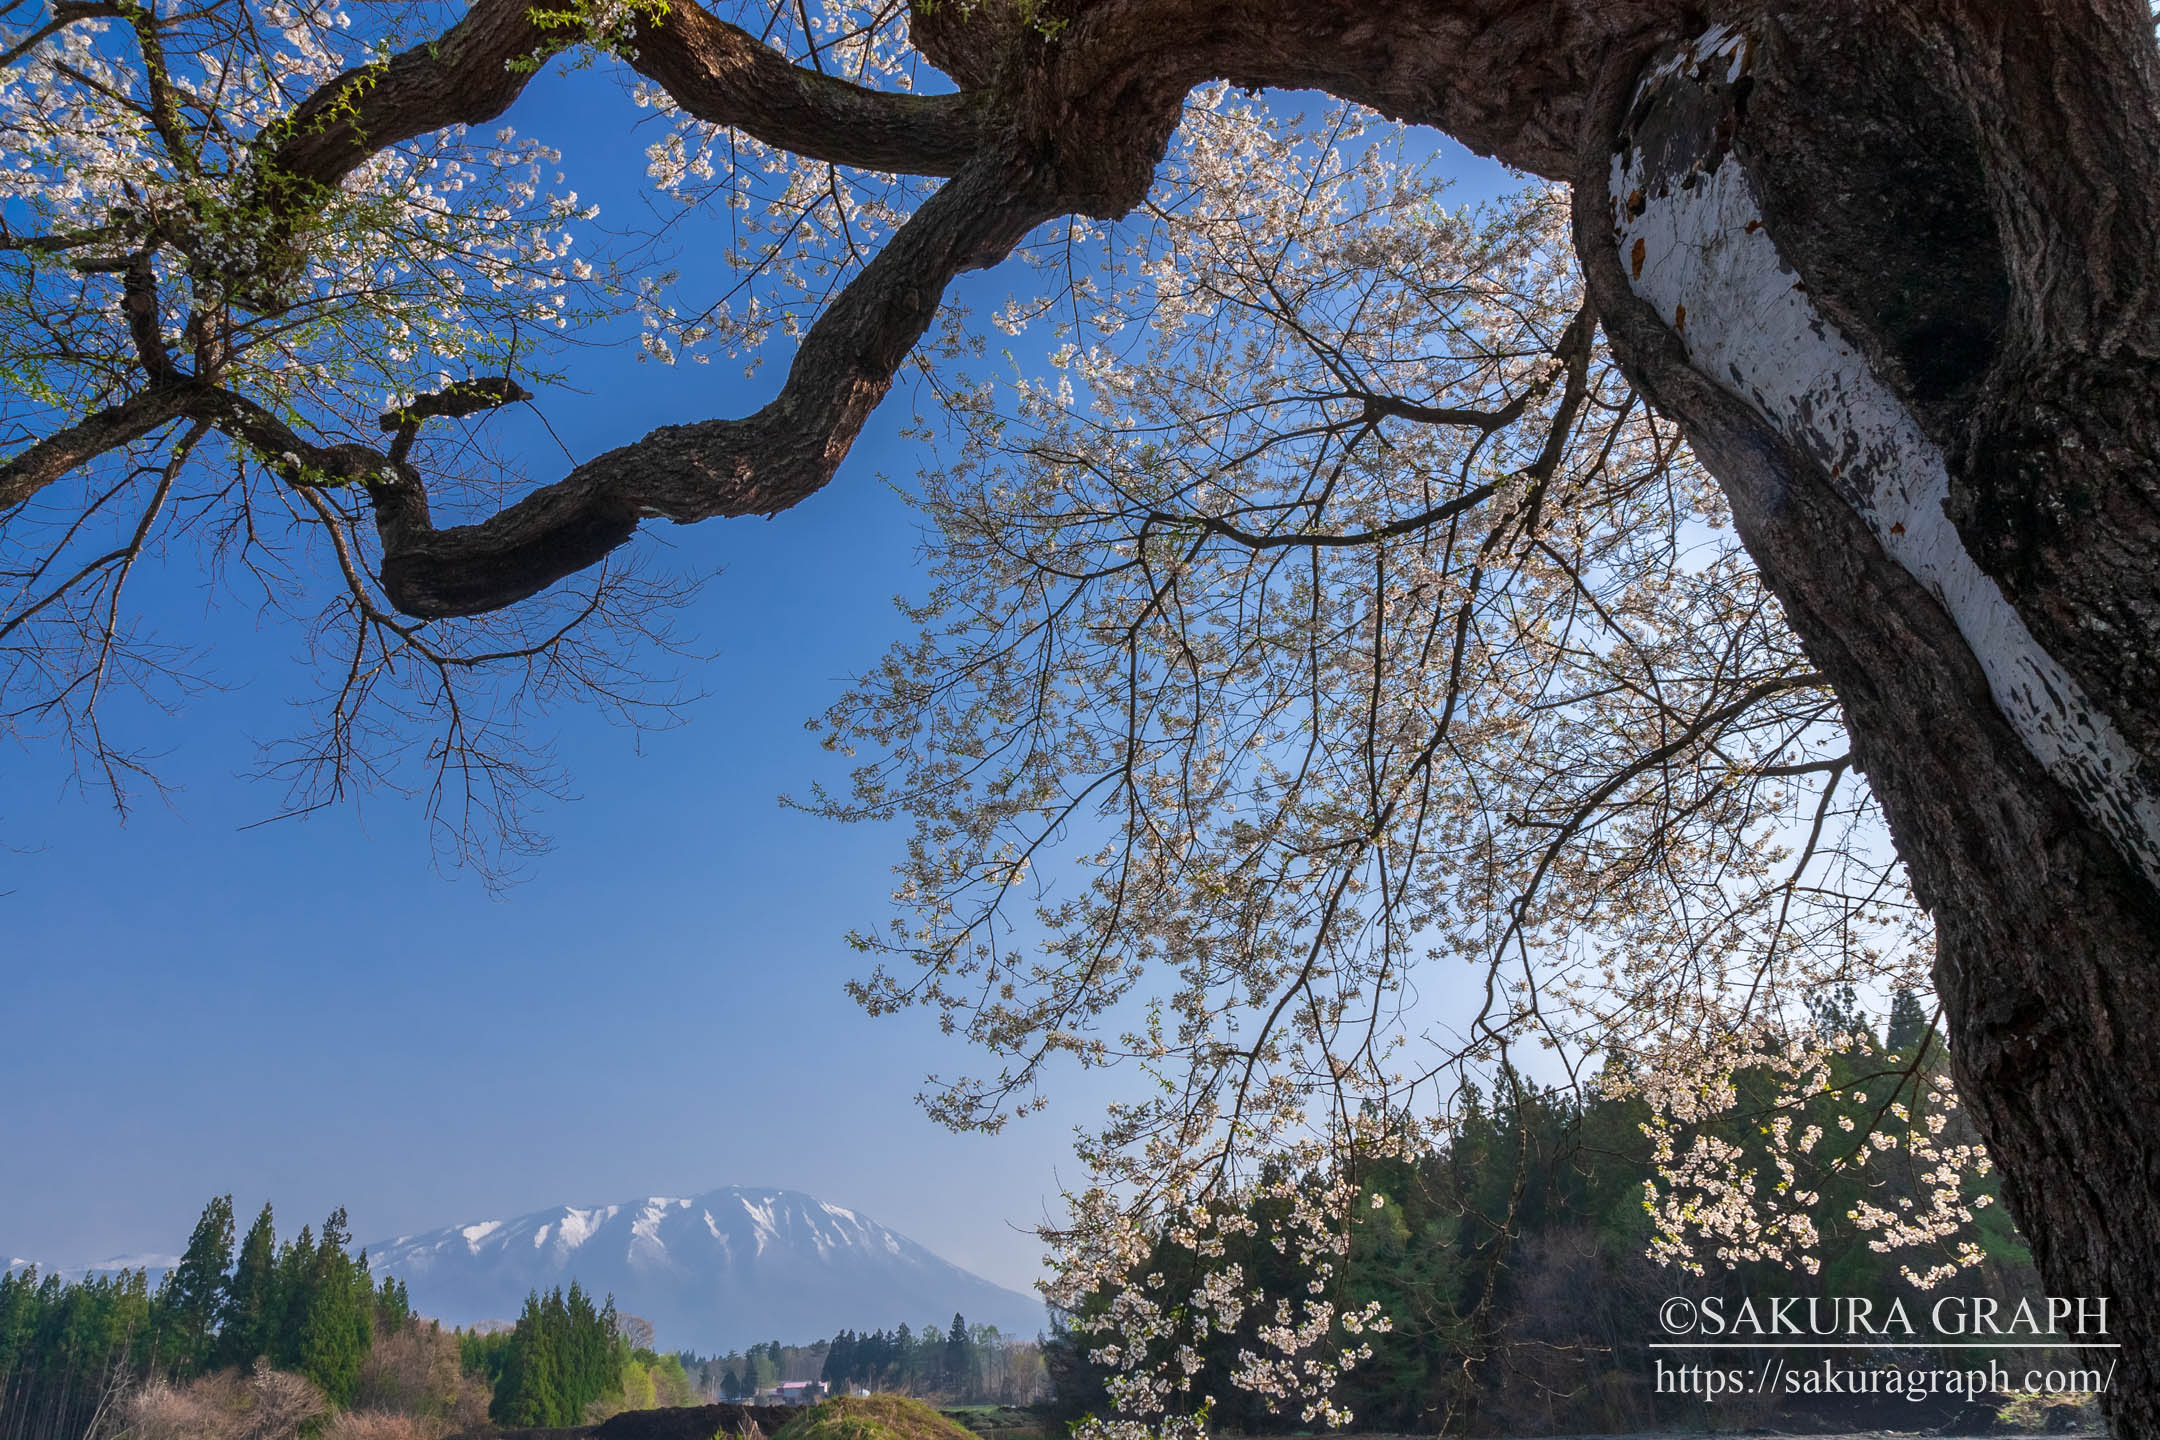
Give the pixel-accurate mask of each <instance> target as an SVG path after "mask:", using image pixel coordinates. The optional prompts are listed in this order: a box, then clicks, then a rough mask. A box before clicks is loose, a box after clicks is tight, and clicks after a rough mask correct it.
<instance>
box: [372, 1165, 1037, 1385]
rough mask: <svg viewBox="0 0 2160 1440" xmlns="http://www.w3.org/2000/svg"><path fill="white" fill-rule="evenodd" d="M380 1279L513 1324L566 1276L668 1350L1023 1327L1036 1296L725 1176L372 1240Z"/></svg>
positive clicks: (856, 1221) (853, 1220)
mask: <svg viewBox="0 0 2160 1440" xmlns="http://www.w3.org/2000/svg"><path fill="white" fill-rule="evenodd" d="M368 1261H369V1266H370V1268H371V1269H372V1270H373V1271H374V1273H375V1274H376V1275H378V1276H382V1275H395V1276H397V1277H398V1278H399V1279H400V1280H403V1281H404V1282H405V1287H406V1289H407V1290H408V1291H409V1292H410V1293H411V1295H412V1302H413V1308H414V1309H416V1310H418V1311H419V1312H420V1313H422V1314H424V1315H431V1316H435V1317H437V1318H440V1319H442V1320H444V1321H446V1322H451V1323H457V1324H467V1323H472V1322H475V1321H479V1320H485V1319H495V1318H500V1319H512V1318H515V1317H516V1315H517V1313H518V1310H519V1308H520V1307H521V1306H522V1305H523V1304H524V1301H525V1296H526V1293H527V1292H528V1291H531V1290H534V1289H539V1290H548V1289H552V1288H553V1287H555V1286H557V1285H561V1286H565V1287H567V1286H568V1285H569V1284H570V1282H571V1281H572V1280H576V1281H577V1282H578V1283H579V1284H581V1285H583V1286H584V1287H585V1289H586V1290H588V1291H590V1292H591V1293H592V1295H593V1298H594V1301H595V1303H597V1302H598V1301H599V1300H600V1298H601V1297H603V1296H606V1295H609V1294H612V1295H613V1296H614V1297H615V1308H616V1309H618V1310H620V1311H623V1312H625V1313H627V1314H633V1315H642V1316H644V1317H645V1318H646V1319H648V1320H650V1321H652V1323H653V1326H654V1328H655V1330H656V1331H657V1332H658V1335H659V1342H660V1344H661V1345H662V1346H663V1347H664V1348H667V1349H670V1350H674V1349H682V1348H690V1349H695V1350H700V1351H705V1352H708V1353H710V1352H714V1351H726V1350H735V1349H739V1348H741V1347H742V1346H744V1345H749V1344H754V1343H757V1342H759V1341H763V1340H784V1341H787V1342H789V1343H791V1344H794V1343H801V1342H805V1341H809V1340H814V1339H822V1338H824V1337H826V1336H829V1335H831V1334H832V1333H833V1332H834V1331H836V1330H840V1329H843V1328H847V1329H855V1330H870V1329H889V1328H891V1327H892V1326H895V1325H900V1324H903V1323H904V1324H907V1325H911V1326H916V1327H920V1326H922V1325H924V1324H931V1323H934V1324H936V1325H938V1326H939V1327H940V1328H942V1327H944V1326H945V1325H948V1324H950V1323H951V1322H952V1317H953V1315H954V1314H955V1313H958V1314H961V1315H964V1316H966V1317H967V1320H968V1323H969V1324H971V1325H974V1324H983V1323H988V1324H992V1325H995V1326H997V1327H998V1328H999V1329H1000V1330H1002V1331H1004V1332H1005V1333H1006V1334H1008V1335H1013V1336H1016V1337H1020V1336H1027V1337H1032V1336H1033V1335H1034V1334H1035V1333H1036V1332H1037V1331H1038V1330H1040V1329H1041V1328H1042V1324H1043V1308H1042V1303H1041V1302H1040V1301H1038V1300H1032V1299H1030V1298H1028V1297H1027V1296H1025V1295H1021V1294H1019V1293H1017V1292H1016V1291H1012V1290H1007V1289H1005V1288H1004V1287H1003V1286H999V1285H993V1284H991V1283H990V1282H989V1281H988V1280H985V1279H983V1278H982V1277H981V1276H979V1275H972V1274H970V1273H969V1272H967V1271H965V1270H962V1269H961V1268H960V1267H959V1266H957V1265H954V1264H952V1263H951V1262H950V1261H946V1260H941V1259H939V1258H938V1257H937V1256H936V1255H933V1254H931V1253H930V1252H929V1251H928V1250H925V1249H924V1248H923V1247H922V1246H920V1245H918V1244H916V1243H915V1242H914V1241H912V1240H910V1239H908V1238H907V1237H906V1236H904V1235H899V1234H896V1233H895V1232H893V1231H891V1230H888V1229H886V1228H885V1227H884V1226H883V1225H880V1224H878V1223H877V1222H876V1221H874V1220H871V1219H870V1218H868V1217H867V1216H864V1215H859V1214H857V1213H855V1212H854V1211H852V1210H843V1209H841V1208H840V1207H839V1206H837V1205H827V1204H825V1203H823V1202H822V1201H819V1200H816V1199H814V1198H812V1197H811V1196H808V1195H804V1194H801V1193H799V1192H797V1191H793V1190H755V1189H744V1188H741V1187H736V1186H730V1187H728V1188H727V1189H724V1190H713V1191H709V1192H707V1193H706V1194H703V1195H696V1196H692V1197H690V1198H688V1199H682V1198H677V1197H670V1196H655V1197H653V1198H651V1199H646V1200H633V1201H630V1202H628V1203H626V1204H621V1205H600V1206H594V1207H592V1208H590V1209H585V1208H580V1207H577V1206H570V1205H565V1206H562V1207H560V1208H558V1209H554V1210H542V1211H538V1212H536V1213H534V1214H531V1215H521V1216H519V1217H518V1218H517V1219H515V1220H483V1221H480V1222H479V1223H477V1224H473V1225H453V1226H450V1227H448V1228H446V1229H442V1230H434V1231H430V1232H429V1233H427V1234H425V1235H401V1236H399V1237H398V1238H397V1239H395V1240H392V1241H389V1242H388V1243H381V1244H372V1245H369V1246H368Z"/></svg>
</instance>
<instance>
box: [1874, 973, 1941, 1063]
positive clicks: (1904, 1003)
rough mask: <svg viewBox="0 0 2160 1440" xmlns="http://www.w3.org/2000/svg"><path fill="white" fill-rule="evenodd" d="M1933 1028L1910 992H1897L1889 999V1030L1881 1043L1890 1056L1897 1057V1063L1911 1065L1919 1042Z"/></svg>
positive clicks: (1931, 1022) (1932, 1023)
mask: <svg viewBox="0 0 2160 1440" xmlns="http://www.w3.org/2000/svg"><path fill="white" fill-rule="evenodd" d="M1934 1028H1935V1026H1934V1022H1933V1021H1931V1020H1930V1019H1929V1018H1928V1015H1927V1012H1926V1011H1924V1010H1922V1009H1921V1008H1920V1002H1919V1000H1918V999H1917V998H1915V997H1914V995H1913V993H1912V991H1910V990H1899V991H1898V992H1897V993H1896V994H1894V995H1892V996H1891V997H1890V1029H1889V1032H1888V1033H1887V1034H1886V1035H1885V1036H1884V1037H1883V1043H1884V1044H1885V1045H1886V1046H1888V1047H1889V1051H1890V1053H1891V1054H1892V1055H1895V1056H1897V1058H1898V1061H1899V1063H1901V1064H1906V1065H1910V1064H1911V1063H1913V1056H1914V1053H1915V1052H1916V1051H1917V1050H1918V1049H1919V1047H1920V1043H1921V1041H1922V1040H1924V1039H1925V1038H1926V1037H1927V1036H1928V1034H1929V1033H1930V1032H1931V1031H1932V1030H1933V1029H1934Z"/></svg>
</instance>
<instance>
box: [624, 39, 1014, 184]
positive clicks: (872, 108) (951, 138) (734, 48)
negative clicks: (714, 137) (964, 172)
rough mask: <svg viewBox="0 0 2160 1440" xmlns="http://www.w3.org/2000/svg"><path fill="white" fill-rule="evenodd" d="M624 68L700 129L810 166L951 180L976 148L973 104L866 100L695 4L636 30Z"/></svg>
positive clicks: (896, 97)
mask: <svg viewBox="0 0 2160 1440" xmlns="http://www.w3.org/2000/svg"><path fill="white" fill-rule="evenodd" d="M630 64H631V67H632V68H633V69H635V70H636V71H637V72H638V73H639V74H641V75H644V76H646V77H647V78H648V79H651V80H654V81H657V82H658V83H659V84H660V85H661V86H663V87H664V88H665V89H666V90H667V92H668V94H669V95H671V96H673V97H674V99H675V103H676V104H678V105H680V106H681V107H682V108H683V109H684V110H685V111H687V112H689V113H690V114H692V115H695V116H696V117H697V118H698V119H700V120H703V121H706V122H707V123H709V124H713V125H726V126H730V127H733V128H735V129H738V130H742V131H745V132H747V133H748V134H751V135H754V136H756V137H757V138H758V139H759V140H762V141H763V142H765V143H766V144H768V145H777V146H779V147H780V148H782V149H784V150H788V151H791V152H793V153H794V154H797V155H803V156H807V157H809V158H810V159H813V160H824V161H828V162H830V163H832V164H835V165H853V166H855V167H857V168H859V169H863V170H884V171H890V172H894V173H899V174H909V175H957V174H959V173H960V170H961V167H962V166H964V165H966V164H967V162H968V160H969V159H970V157H972V156H973V155H974V154H975V152H976V151H977V149H978V148H980V144H981V140H980V137H979V136H978V135H977V133H976V118H977V106H976V104H975V102H974V101H973V100H972V99H971V98H969V97H966V96H962V95H905V94H895V93H892V92H888V91H880V90H870V89H866V88H864V87H863V86H860V85H851V84H849V83H848V82H847V81H845V80H839V79H835V78H834V77H832V76H830V75H826V74H822V73H820V72H819V71H816V70H810V69H805V68H803V67H802V66H800V65H795V64H791V63H790V62H789V61H788V60H787V59H786V58H785V57H783V56H782V55H780V54H779V53H778V52H777V51H775V50H773V49H771V48H770V47H769V46H767V45H764V44H762V43H761V42H760V41H759V40H758V39H757V37H756V36H754V35H752V34H750V33H749V32H748V31H746V30H742V29H739V28H737V27H736V26H733V25H730V24H728V23H727V22H726V21H724V20H718V19H715V18H714V17H713V16H712V15H711V14H710V13H708V12H707V11H706V10H704V9H703V8H702V7H700V6H699V5H697V4H696V3H694V0H674V3H672V4H670V5H669V6H668V7H667V10H666V12H665V14H663V15H662V16H661V17H660V18H659V19H658V20H657V21H655V22H654V23H652V24H650V25H647V26H645V27H643V28H642V29H640V31H639V32H638V37H637V52H636V54H635V55H634V56H633V57H632V58H631V61H630Z"/></svg>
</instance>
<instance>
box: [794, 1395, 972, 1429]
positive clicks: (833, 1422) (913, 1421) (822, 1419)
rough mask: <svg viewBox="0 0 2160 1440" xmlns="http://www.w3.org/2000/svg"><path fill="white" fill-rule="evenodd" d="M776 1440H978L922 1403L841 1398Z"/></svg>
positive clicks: (821, 1406) (817, 1408)
mask: <svg viewBox="0 0 2160 1440" xmlns="http://www.w3.org/2000/svg"><path fill="white" fill-rule="evenodd" d="M773 1440H974V1437H973V1436H971V1435H970V1434H969V1433H968V1432H967V1431H966V1430H963V1429H961V1428H960V1427H959V1426H958V1425H955V1424H954V1423H953V1422H952V1421H950V1420H948V1419H946V1418H945V1417H944V1416H943V1415H940V1414H938V1412H937V1411H935V1410H933V1409H931V1408H930V1407H929V1406H928V1405H925V1404H923V1402H922V1401H920V1400H909V1399H907V1398H905V1397H904V1396H900V1395H871V1396H867V1397H862V1396H849V1395H838V1396H835V1397H833V1398H832V1399H830V1400H827V1401H825V1402H823V1403H822V1404H819V1405H814V1406H812V1407H811V1408H810V1409H808V1410H805V1411H804V1412H803V1413H802V1414H800V1415H798V1416H796V1417H795V1418H794V1419H793V1420H790V1421H788V1423H787V1424H785V1425H783V1426H781V1427H780V1428H779V1429H778V1430H777V1431H775V1432H774V1433H773Z"/></svg>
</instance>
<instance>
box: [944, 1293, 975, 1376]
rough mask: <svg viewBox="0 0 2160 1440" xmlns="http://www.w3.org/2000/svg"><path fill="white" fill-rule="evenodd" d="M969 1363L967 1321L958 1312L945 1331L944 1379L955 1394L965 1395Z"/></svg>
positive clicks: (969, 1369) (969, 1368)
mask: <svg viewBox="0 0 2160 1440" xmlns="http://www.w3.org/2000/svg"><path fill="white" fill-rule="evenodd" d="M973 1369H974V1367H973V1366H972V1365H971V1364H970V1363H969V1354H968V1331H967V1321H965V1320H963V1319H961V1318H960V1316H959V1314H958V1313H957V1312H956V1313H955V1314H954V1315H953V1317H952V1326H951V1328H950V1329H948V1330H947V1331H946V1332H945V1360H944V1371H945V1374H944V1379H943V1384H944V1386H945V1388H946V1389H947V1390H948V1391H950V1392H952V1394H953V1395H955V1396H960V1395H964V1394H965V1393H966V1391H967V1388H968V1378H969V1372H970V1371H972V1370H973Z"/></svg>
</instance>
